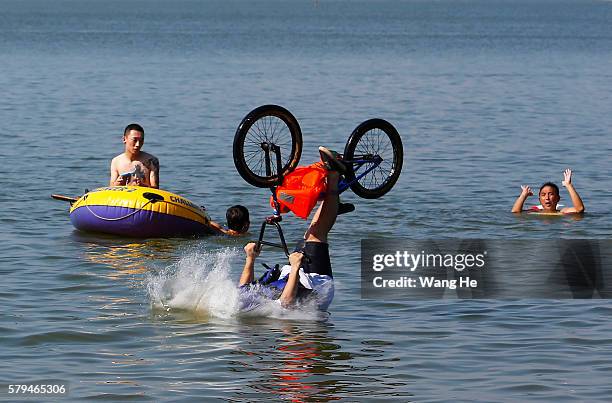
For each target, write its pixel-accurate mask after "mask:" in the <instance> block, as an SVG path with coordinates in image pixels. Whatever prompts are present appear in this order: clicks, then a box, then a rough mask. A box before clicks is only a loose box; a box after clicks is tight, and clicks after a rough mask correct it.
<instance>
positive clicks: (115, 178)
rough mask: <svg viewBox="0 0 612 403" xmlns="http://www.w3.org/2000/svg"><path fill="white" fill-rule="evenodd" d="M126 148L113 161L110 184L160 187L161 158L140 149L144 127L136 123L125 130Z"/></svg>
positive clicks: (124, 141)
mask: <svg viewBox="0 0 612 403" xmlns="http://www.w3.org/2000/svg"><path fill="white" fill-rule="evenodd" d="M123 144H125V150H124V151H123V153H122V154H119V155H118V156H116V157H115V158H113V161H112V162H111V167H110V186H125V185H131V186H146V187H151V188H155V189H159V160H158V159H157V158H156V157H155V156H154V155H151V154H149V153H146V152H144V151H140V149H141V148H142V145H143V144H144V129H143V128H142V126H140V125H139V124H136V123H132V124H130V125H128V126H127V127H126V128H125V130H124V131H123Z"/></svg>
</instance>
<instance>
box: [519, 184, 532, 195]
mask: <svg viewBox="0 0 612 403" xmlns="http://www.w3.org/2000/svg"><path fill="white" fill-rule="evenodd" d="M521 189H522V191H521V196H524V197H529V196H533V192H532V191H531V188H530V187H529V186H527V185H521Z"/></svg>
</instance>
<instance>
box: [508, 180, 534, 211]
mask: <svg viewBox="0 0 612 403" xmlns="http://www.w3.org/2000/svg"><path fill="white" fill-rule="evenodd" d="M521 189H522V190H521V194H520V195H519V197H517V199H516V201H515V202H514V206H512V212H513V213H520V212H522V211H523V204H525V200H527V198H528V197H529V196H533V192H532V191H531V188H530V187H529V186H526V185H521Z"/></svg>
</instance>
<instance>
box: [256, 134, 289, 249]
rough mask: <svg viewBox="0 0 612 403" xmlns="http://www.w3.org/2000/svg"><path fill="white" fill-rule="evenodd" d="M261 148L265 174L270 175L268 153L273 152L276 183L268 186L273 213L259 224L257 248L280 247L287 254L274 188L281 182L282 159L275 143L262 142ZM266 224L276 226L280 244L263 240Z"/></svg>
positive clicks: (270, 165) (270, 166)
mask: <svg viewBox="0 0 612 403" xmlns="http://www.w3.org/2000/svg"><path fill="white" fill-rule="evenodd" d="M261 148H262V150H264V152H265V157H264V160H265V163H266V175H267V176H271V175H272V164H271V158H270V153H271V152H272V153H274V154H275V156H276V171H277V172H276V174H277V177H278V180H277V183H276V185H274V186H271V187H270V191H271V192H272V200H273V204H274V213H273V215H271V216H268V217H266V219H265V220H264V222H263V223H262V224H261V229H260V230H259V238H258V240H257V250H259V249H260V248H261V246H262V245H267V246H273V247H275V248H281V249H282V250H283V251H284V252H285V255H287V256H289V248H287V242H286V241H285V235H284V234H283V229H282V228H281V226H280V224H279V223H280V222H281V221H282V220H283V217H282V216H281V214H280V204H279V203H278V199H277V198H276V188H277V187H278V186H280V185H282V184H283V173H282V171H281V164H282V162H281V161H282V160H281V154H280V147H279V146H277V145H276V144H270V143H265V142H264V143H261ZM268 225H272V226H274V227H276V229H277V231H278V236H279V238H280V241H281V243H280V244H278V243H274V242H268V241H264V239H263V237H264V233H265V232H266V226H268Z"/></svg>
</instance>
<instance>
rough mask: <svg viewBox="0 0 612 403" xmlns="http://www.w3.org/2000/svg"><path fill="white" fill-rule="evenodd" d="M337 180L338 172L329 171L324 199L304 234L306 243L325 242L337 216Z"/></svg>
mask: <svg viewBox="0 0 612 403" xmlns="http://www.w3.org/2000/svg"><path fill="white" fill-rule="evenodd" d="M338 178H339V174H338V172H335V171H330V172H329V173H328V174H327V191H326V192H325V198H324V199H323V201H322V202H321V205H320V206H319V208H318V209H317V212H316V213H315V215H314V217H313V218H312V221H311V222H310V226H309V227H308V230H307V231H306V233H305V234H304V239H305V240H306V242H327V234H328V233H329V231H330V230H331V229H332V227H333V226H334V223H335V222H336V217H337V215H338Z"/></svg>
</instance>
